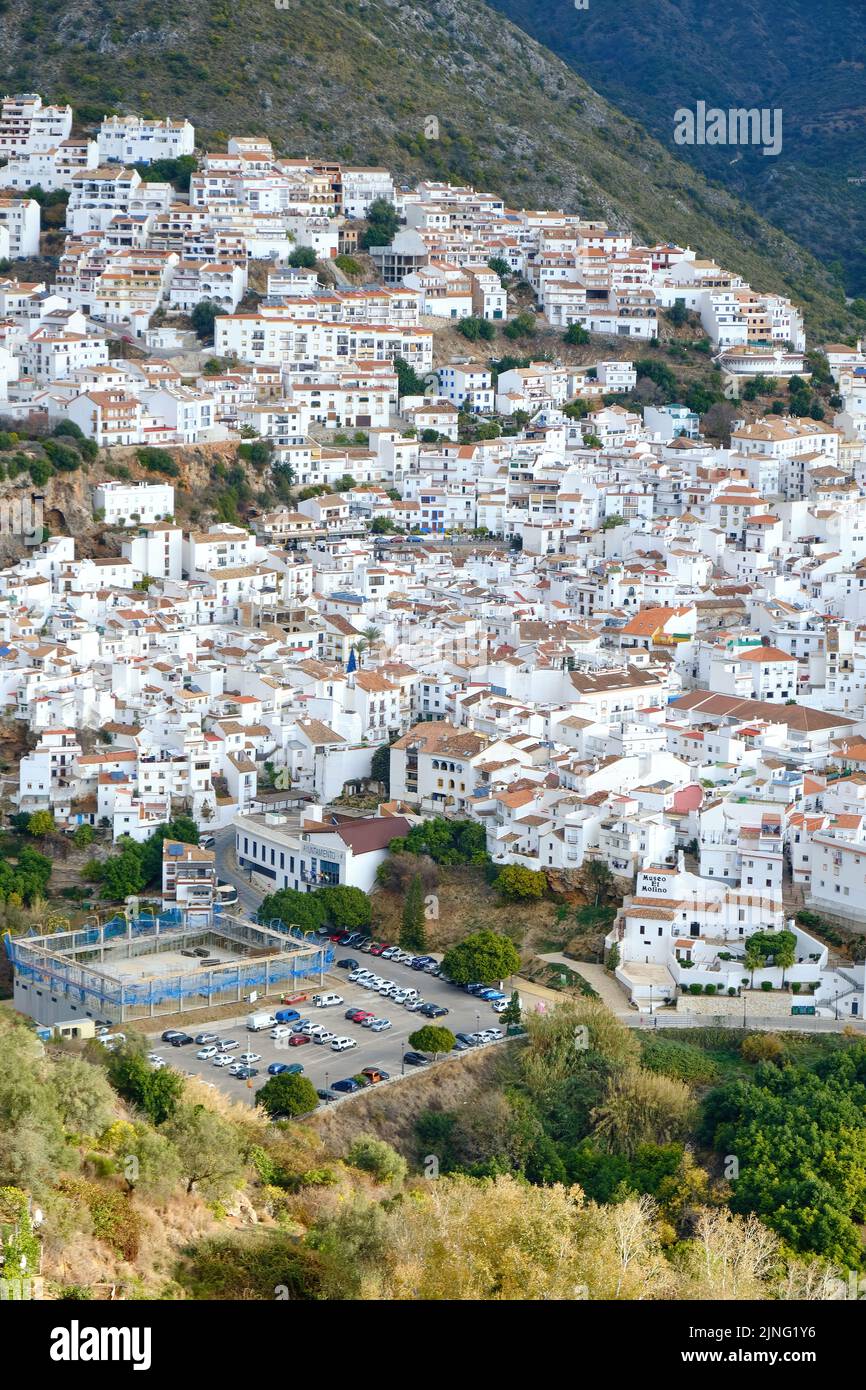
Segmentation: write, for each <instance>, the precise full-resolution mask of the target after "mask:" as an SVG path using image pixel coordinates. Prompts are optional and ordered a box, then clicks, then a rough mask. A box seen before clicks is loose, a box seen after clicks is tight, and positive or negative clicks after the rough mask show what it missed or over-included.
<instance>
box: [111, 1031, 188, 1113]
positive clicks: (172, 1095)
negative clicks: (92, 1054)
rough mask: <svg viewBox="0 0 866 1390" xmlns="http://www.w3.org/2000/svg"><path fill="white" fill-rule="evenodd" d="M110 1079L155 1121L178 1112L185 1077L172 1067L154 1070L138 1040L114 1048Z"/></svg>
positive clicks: (116, 1087) (129, 1099) (120, 1091)
mask: <svg viewBox="0 0 866 1390" xmlns="http://www.w3.org/2000/svg"><path fill="white" fill-rule="evenodd" d="M108 1079H109V1081H110V1082H111V1084H112V1086H113V1087H114V1089H115V1091H117V1093H118V1094H119V1095H121V1096H123V1098H124V1100H128V1101H131V1103H132V1104H133V1105H137V1106H138V1107H139V1109H140V1110H143V1111H144V1113H145V1114H146V1115H147V1117H148V1119H149V1120H150V1121H151V1123H152V1124H155V1125H161V1124H164V1123H165V1121H166V1120H168V1119H170V1118H171V1117H172V1115H174V1113H175V1111H176V1110H177V1107H178V1103H179V1101H180V1097H181V1096H182V1094H183V1077H182V1076H180V1075H179V1073H178V1072H176V1071H174V1070H173V1069H172V1068H171V1067H162V1068H160V1069H159V1070H158V1071H156V1070H154V1068H153V1067H151V1066H150V1064H149V1063H148V1061H147V1059H146V1058H145V1056H144V1052H143V1050H142V1047H141V1046H140V1045H139V1044H138V1043H133V1042H127V1043H125V1044H122V1045H121V1046H120V1047H118V1048H116V1049H115V1050H114V1052H112V1054H111V1056H110V1057H109V1059H108Z"/></svg>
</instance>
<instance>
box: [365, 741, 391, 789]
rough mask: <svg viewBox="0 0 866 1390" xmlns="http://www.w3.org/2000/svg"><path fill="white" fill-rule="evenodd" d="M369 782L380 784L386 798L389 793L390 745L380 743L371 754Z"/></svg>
mask: <svg viewBox="0 0 866 1390" xmlns="http://www.w3.org/2000/svg"><path fill="white" fill-rule="evenodd" d="M370 780H371V781H373V782H381V784H382V786H383V787H384V788H385V795H386V796H387V795H388V794H389V793H390V791H391V745H390V743H382V744H380V745H379V747H378V748H377V749H376V751H375V753H374V754H373V758H372V761H371V763H370Z"/></svg>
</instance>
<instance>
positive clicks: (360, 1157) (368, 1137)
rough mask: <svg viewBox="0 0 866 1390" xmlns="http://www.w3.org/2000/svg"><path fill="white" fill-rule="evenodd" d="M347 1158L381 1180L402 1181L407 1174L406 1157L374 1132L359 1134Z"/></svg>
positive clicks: (353, 1165)
mask: <svg viewBox="0 0 866 1390" xmlns="http://www.w3.org/2000/svg"><path fill="white" fill-rule="evenodd" d="M346 1158H347V1161H348V1162H349V1163H351V1164H352V1167H353V1168H361V1169H363V1171H364V1172H365V1173H372V1174H373V1176H374V1177H375V1178H378V1180H379V1182H389V1183H401V1182H402V1181H403V1179H404V1178H405V1176H406V1168H407V1165H406V1160H405V1158H403V1157H402V1156H401V1155H400V1154H398V1152H397V1150H396V1149H393V1148H392V1147H391V1145H390V1144H387V1143H386V1142H385V1140H384V1139H377V1138H376V1137H375V1135H373V1134H359V1135H358V1138H357V1139H356V1140H355V1142H354V1144H353V1145H352V1147H351V1148H350V1149H349V1152H348V1154H347V1155H346Z"/></svg>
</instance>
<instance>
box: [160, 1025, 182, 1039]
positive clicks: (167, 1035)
mask: <svg viewBox="0 0 866 1390" xmlns="http://www.w3.org/2000/svg"><path fill="white" fill-rule="evenodd" d="M179 1037H180V1029H179V1028H166V1030H165V1032H164V1033H163V1034H162V1041H163V1042H171V1040H172V1038H179Z"/></svg>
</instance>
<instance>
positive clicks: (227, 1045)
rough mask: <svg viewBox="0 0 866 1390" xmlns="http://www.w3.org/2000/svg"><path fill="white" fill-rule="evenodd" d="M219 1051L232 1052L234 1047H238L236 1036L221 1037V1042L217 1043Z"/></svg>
mask: <svg viewBox="0 0 866 1390" xmlns="http://www.w3.org/2000/svg"><path fill="white" fill-rule="evenodd" d="M217 1046H218V1048H219V1050H220V1052H234V1050H235V1048H237V1047H240V1043H239V1042H238V1040H237V1038H223V1040H222V1042H220V1043H217Z"/></svg>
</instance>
